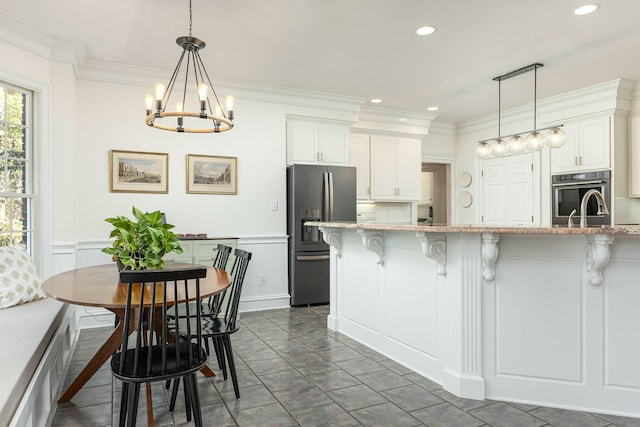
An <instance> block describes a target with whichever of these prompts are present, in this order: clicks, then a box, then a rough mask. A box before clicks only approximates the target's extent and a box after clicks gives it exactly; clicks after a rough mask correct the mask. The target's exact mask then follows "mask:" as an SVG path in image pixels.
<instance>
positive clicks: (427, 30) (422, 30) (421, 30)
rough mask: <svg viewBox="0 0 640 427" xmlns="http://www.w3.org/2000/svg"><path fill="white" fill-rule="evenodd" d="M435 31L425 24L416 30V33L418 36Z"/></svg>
mask: <svg viewBox="0 0 640 427" xmlns="http://www.w3.org/2000/svg"><path fill="white" fill-rule="evenodd" d="M435 31H436V29H435V28H434V27H431V26H429V25H427V26H426V27H420V28H418V29H417V30H416V34H417V35H419V36H428V35H429V34H433V33H434V32H435Z"/></svg>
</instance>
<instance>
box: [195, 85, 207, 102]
mask: <svg viewBox="0 0 640 427" xmlns="http://www.w3.org/2000/svg"><path fill="white" fill-rule="evenodd" d="M208 95H209V87H208V86H207V85H206V84H204V83H200V84H199V85H198V96H199V97H200V101H206V100H207V96H208Z"/></svg>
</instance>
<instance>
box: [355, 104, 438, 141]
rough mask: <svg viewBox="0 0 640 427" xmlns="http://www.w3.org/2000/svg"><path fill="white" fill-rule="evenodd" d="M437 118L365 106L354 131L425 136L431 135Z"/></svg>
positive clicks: (424, 114)
mask: <svg viewBox="0 0 640 427" xmlns="http://www.w3.org/2000/svg"><path fill="white" fill-rule="evenodd" d="M436 117H437V114H432V113H417V112H412V111H403V110H392V109H389V108H379V107H371V106H368V105H364V106H362V108H361V111H360V114H359V115H358V122H357V123H355V124H354V125H353V129H354V130H372V131H378V132H391V133H401V134H411V135H422V136H424V135H427V134H429V126H430V125H431V121H432V120H433V119H435V118H436Z"/></svg>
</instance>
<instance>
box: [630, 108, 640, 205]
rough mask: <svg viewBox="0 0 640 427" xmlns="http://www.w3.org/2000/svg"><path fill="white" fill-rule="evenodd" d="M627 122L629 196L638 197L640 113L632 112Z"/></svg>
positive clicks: (639, 184) (639, 181)
mask: <svg viewBox="0 0 640 427" xmlns="http://www.w3.org/2000/svg"><path fill="white" fill-rule="evenodd" d="M629 124H630V126H629V132H630V133H629V156H630V158H631V159H630V162H629V177H630V179H629V196H630V197H640V115H638V113H634V114H633V115H632V116H631V119H630V123H629Z"/></svg>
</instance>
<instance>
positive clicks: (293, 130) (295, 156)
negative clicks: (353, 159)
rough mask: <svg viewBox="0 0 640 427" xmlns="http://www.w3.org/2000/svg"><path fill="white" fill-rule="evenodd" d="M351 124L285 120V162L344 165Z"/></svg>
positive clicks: (347, 155)
mask: <svg viewBox="0 0 640 427" xmlns="http://www.w3.org/2000/svg"><path fill="white" fill-rule="evenodd" d="M349 134H350V126H349V125H347V124H342V123H329V122H315V121H312V120H298V119H291V118H289V119H287V164H293V163H306V164H325V165H347V164H348V159H349Z"/></svg>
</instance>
